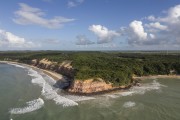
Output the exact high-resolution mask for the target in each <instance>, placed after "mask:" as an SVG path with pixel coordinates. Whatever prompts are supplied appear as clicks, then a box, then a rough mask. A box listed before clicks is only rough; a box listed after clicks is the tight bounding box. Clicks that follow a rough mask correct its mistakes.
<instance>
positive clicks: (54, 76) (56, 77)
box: [0, 61, 63, 81]
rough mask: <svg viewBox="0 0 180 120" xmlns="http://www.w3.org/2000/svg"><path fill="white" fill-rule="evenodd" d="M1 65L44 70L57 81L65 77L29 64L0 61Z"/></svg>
mask: <svg viewBox="0 0 180 120" xmlns="http://www.w3.org/2000/svg"><path fill="white" fill-rule="evenodd" d="M0 63H7V64H8V63H9V64H17V65H22V66H27V67H30V68H32V69H34V70H36V69H38V70H42V71H43V72H44V73H45V74H47V75H48V76H50V77H52V78H53V79H54V80H56V81H58V80H61V79H62V78H63V76H62V75H61V74H58V73H56V72H53V71H50V70H44V69H40V68H38V67H36V66H33V65H28V64H24V63H18V62H11V61H0Z"/></svg>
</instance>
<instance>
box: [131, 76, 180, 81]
mask: <svg viewBox="0 0 180 120" xmlns="http://www.w3.org/2000/svg"><path fill="white" fill-rule="evenodd" d="M155 78H172V79H180V75H149V76H141V77H133V79H134V80H145V79H155Z"/></svg>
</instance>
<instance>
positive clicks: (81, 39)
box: [76, 35, 94, 45]
mask: <svg viewBox="0 0 180 120" xmlns="http://www.w3.org/2000/svg"><path fill="white" fill-rule="evenodd" d="M76 38H77V41H76V45H91V44H94V42H92V41H90V40H89V39H88V38H87V37H86V36H85V35H78V36H76Z"/></svg>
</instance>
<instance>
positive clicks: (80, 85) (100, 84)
mask: <svg viewBox="0 0 180 120" xmlns="http://www.w3.org/2000/svg"><path fill="white" fill-rule="evenodd" d="M112 88H113V87H112V85H111V84H107V83H106V82H104V81H103V80H102V79H99V81H94V80H93V79H89V80H84V81H80V80H75V81H74V83H73V84H72V85H71V86H70V88H69V89H68V91H69V92H71V93H85V94H88V93H96V92H102V91H106V90H110V89H112Z"/></svg>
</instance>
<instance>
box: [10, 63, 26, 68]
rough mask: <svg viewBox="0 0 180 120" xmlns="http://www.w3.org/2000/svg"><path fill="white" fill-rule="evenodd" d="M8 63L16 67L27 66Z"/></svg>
mask: <svg viewBox="0 0 180 120" xmlns="http://www.w3.org/2000/svg"><path fill="white" fill-rule="evenodd" d="M7 64H8V65H13V66H15V67H19V68H25V67H24V66H22V65H18V64H13V63H7Z"/></svg>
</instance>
